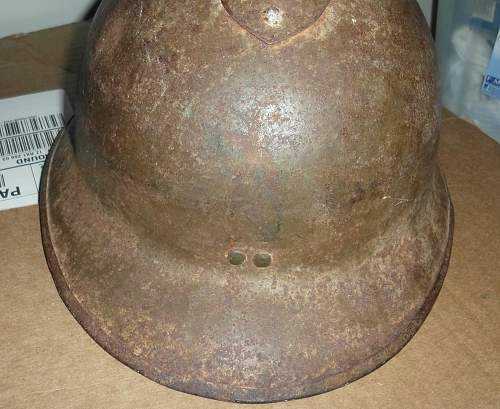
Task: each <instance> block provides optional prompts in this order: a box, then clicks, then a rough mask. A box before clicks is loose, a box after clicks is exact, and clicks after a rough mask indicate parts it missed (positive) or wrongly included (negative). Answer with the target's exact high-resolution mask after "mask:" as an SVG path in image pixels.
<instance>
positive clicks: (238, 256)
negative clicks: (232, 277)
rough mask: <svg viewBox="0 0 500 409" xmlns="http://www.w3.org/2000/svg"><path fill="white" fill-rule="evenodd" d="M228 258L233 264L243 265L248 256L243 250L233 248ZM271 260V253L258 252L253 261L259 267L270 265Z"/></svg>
mask: <svg viewBox="0 0 500 409" xmlns="http://www.w3.org/2000/svg"><path fill="white" fill-rule="evenodd" d="M228 260H229V263H231V264H232V265H233V266H241V265H242V264H243V263H244V262H245V261H246V260H247V256H246V254H245V253H243V252H242V251H239V250H231V251H230V252H229V254H228ZM271 262H272V258H271V255H270V254H269V253H257V254H256V255H255V256H254V257H253V263H254V264H255V266H256V267H259V268H266V267H269V266H270V265H271Z"/></svg>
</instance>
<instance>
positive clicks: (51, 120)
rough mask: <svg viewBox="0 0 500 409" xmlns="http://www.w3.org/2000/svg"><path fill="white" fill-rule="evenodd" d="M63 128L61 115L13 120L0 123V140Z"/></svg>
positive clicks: (62, 116)
mask: <svg viewBox="0 0 500 409" xmlns="http://www.w3.org/2000/svg"><path fill="white" fill-rule="evenodd" d="M63 126H64V115H63V114H51V115H42V116H32V117H29V118H21V119H15V120H12V121H5V122H2V123H0V138H5V137H9V136H17V135H26V134H30V133H35V132H42V131H47V130H51V129H59V128H62V127H63Z"/></svg>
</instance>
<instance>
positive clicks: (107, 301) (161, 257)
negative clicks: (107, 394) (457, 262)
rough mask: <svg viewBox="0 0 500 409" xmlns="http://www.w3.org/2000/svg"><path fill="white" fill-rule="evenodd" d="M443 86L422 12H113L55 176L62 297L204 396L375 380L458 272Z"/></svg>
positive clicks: (136, 364) (105, 14)
mask: <svg viewBox="0 0 500 409" xmlns="http://www.w3.org/2000/svg"><path fill="white" fill-rule="evenodd" d="M436 75H437V74H436V65H435V58H434V50H433V45H432V40H431V37H430V35H429V33H428V29H427V28H426V24H425V21H424V19H423V17H422V15H421V12H420V10H419V8H418V5H417V3H416V1H414V0H401V1H385V0H380V1H373V2H370V3H369V4H367V3H366V2H359V1H352V0H332V1H328V0H252V1H249V0H207V1H195V0H182V1H181V0H143V1H135V0H117V1H116V0H114V1H113V0H112V1H104V3H103V4H102V5H101V7H100V9H99V11H98V14H97V16H96V18H95V20H94V23H93V26H92V28H91V34H90V41H89V46H88V50H87V54H86V60H85V63H84V70H83V75H82V81H81V84H80V92H79V100H78V103H77V110H76V111H77V113H76V118H75V120H74V121H73V123H72V124H71V125H70V126H69V127H68V129H67V130H66V131H65V132H64V133H63V134H62V135H61V136H60V137H59V138H58V140H57V142H56V144H55V146H54V147H53V150H52V152H51V154H50V156H49V159H48V162H47V166H46V168H45V172H44V179H43V182H42V185H43V189H42V193H41V220H42V231H43V239H44V246H45V250H46V254H47V259H48V263H49V266H50V269H51V271H52V274H53V277H54V280H55V283H56V286H57V288H58V290H59V292H60V294H61V297H62V298H63V300H64V302H65V303H66V305H67V306H68V308H69V309H70V311H71V312H72V313H73V315H74V316H75V317H76V319H77V320H78V321H79V322H80V323H81V325H82V326H83V327H84V328H85V329H86V331H87V332H88V333H89V334H90V335H91V336H92V337H93V338H94V339H95V340H96V341H97V342H98V343H99V344H100V345H101V346H102V347H103V348H104V349H106V350H107V351H108V352H109V353H111V354H112V355H113V356H114V357H116V358H117V359H119V360H120V361H121V362H123V363H125V364H126V365H128V366H130V367H131V368H133V369H134V370H136V371H138V372H140V373H141V374H143V375H145V376H147V377H148V378H150V379H153V380H154V381H156V382H159V383H161V384H163V385H166V386H169V387H171V388H173V389H176V390H179V391H184V392H189V393H192V394H196V395H201V396H205V397H210V398H215V399H220V400H228V401H236V402H274V401H281V400H288V399H295V398H301V397H306V396H311V395H314V394H319V393H322V392H325V391H329V390H332V389H334V388H337V387H340V386H342V385H345V384H346V383H349V382H352V381H353V380H356V379H357V378H359V377H361V376H363V375H365V374H367V373H369V372H371V371H372V370H374V369H375V368H377V367H378V366H380V365H382V364H383V363H384V362H386V361H387V360H388V359H389V358H390V357H392V356H393V355H395V354H396V353H397V352H398V351H399V350H400V349H401V348H402V347H403V346H404V345H405V344H406V343H407V342H408V341H409V339H410V338H411V337H412V336H413V335H414V333H415V332H416V331H417V329H418V328H419V326H420V325H421V324H422V322H423V320H424V319H425V317H426V315H427V314H428V313H429V311H430V309H431V306H432V304H433V303H434V300H435V298H436V296H437V294H438V292H439V289H440V287H441V285H442V282H443V279H444V276H445V274H446V270H447V265H448V260H449V255H450V249H451V238H452V225H453V223H452V220H453V215H452V206H451V203H450V198H449V195H448V191H447V188H446V183H445V181H444V179H443V177H442V175H441V173H440V170H439V168H438V165H437V162H436V150H437V141H438V133H439V123H440V103H439V92H438V85H437V78H436Z"/></svg>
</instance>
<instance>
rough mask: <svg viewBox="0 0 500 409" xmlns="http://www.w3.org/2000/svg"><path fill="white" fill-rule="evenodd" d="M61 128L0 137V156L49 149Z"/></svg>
mask: <svg viewBox="0 0 500 409" xmlns="http://www.w3.org/2000/svg"><path fill="white" fill-rule="evenodd" d="M58 132H59V129H52V130H50V131H44V132H36V133H32V134H28V135H18V136H12V137H10V138H4V139H0V157H2V156H10V155H17V154H19V153H27V152H32V151H36V150H40V149H45V150H49V148H50V146H51V145H52V143H53V142H54V140H55V139H56V136H57V134H58Z"/></svg>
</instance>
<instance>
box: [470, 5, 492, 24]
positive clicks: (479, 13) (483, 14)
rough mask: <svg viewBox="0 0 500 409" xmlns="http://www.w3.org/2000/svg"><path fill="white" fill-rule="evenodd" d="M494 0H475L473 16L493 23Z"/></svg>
mask: <svg viewBox="0 0 500 409" xmlns="http://www.w3.org/2000/svg"><path fill="white" fill-rule="evenodd" d="M496 6H497V2H496V0H476V1H475V2H474V12H473V17H476V18H479V19H481V20H484V21H487V22H488V23H493V21H495V11H496Z"/></svg>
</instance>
